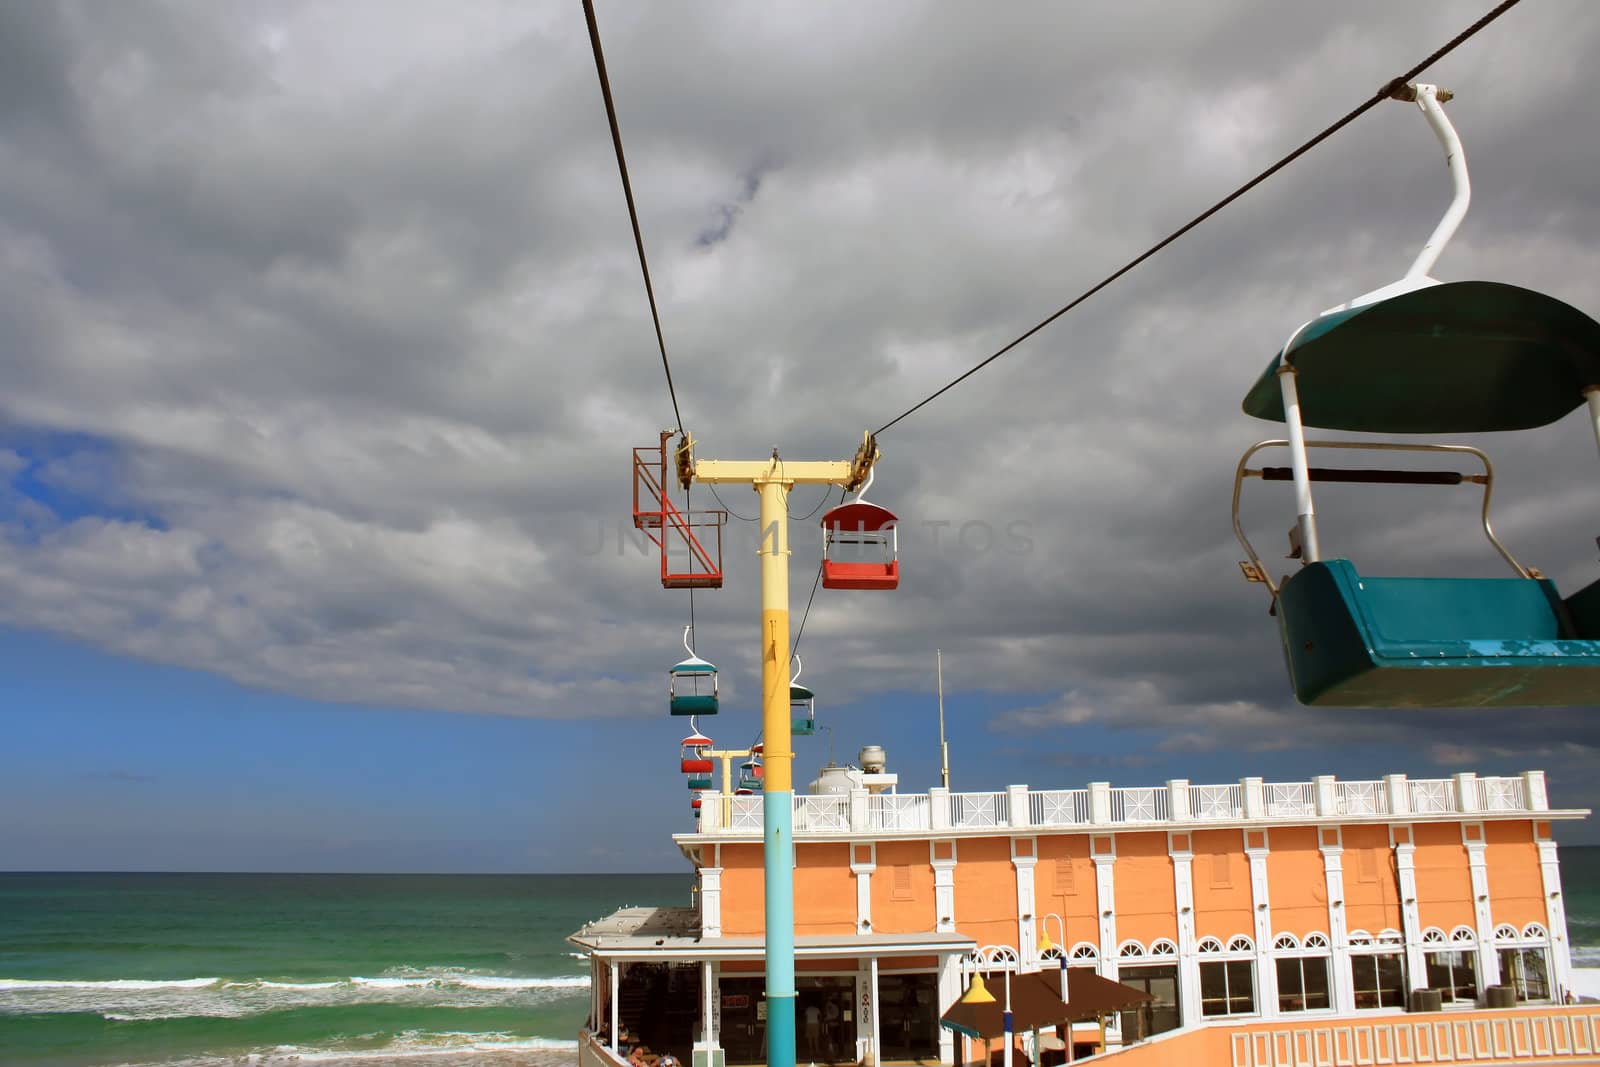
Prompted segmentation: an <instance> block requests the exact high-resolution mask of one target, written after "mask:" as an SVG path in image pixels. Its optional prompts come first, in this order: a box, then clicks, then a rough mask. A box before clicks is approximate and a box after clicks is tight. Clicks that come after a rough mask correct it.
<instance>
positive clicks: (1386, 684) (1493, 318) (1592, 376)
mask: <svg viewBox="0 0 1600 1067" xmlns="http://www.w3.org/2000/svg"><path fill="white" fill-rule="evenodd" d="M1285 362H1287V364H1288V365H1289V366H1290V367H1291V368H1292V369H1293V378H1294V384H1295V390H1296V393H1297V395H1298V402H1299V407H1300V413H1301V422H1302V424H1303V425H1306V426H1314V427H1321V428H1325V429H1337V430H1356V431H1366V432H1376V433H1393V434H1432V433H1475V432H1482V431H1488V430H1518V429H1529V428H1532V427H1537V426H1544V425H1547V424H1549V423H1551V422H1554V421H1555V420H1557V419H1559V418H1561V417H1562V416H1564V415H1566V414H1567V413H1569V412H1571V411H1572V410H1573V409H1574V408H1576V407H1578V406H1579V405H1581V404H1583V403H1584V402H1585V392H1586V390H1587V389H1588V388H1589V387H1592V386H1596V385H1600V323H1596V322H1595V320H1594V319H1592V318H1590V317H1589V316H1588V315H1585V314H1584V313H1583V312H1581V311H1579V310H1577V309H1576V308H1573V307H1571V306H1569V305H1567V304H1564V303H1562V302H1561V301H1559V300H1556V299H1554V298H1552V297H1548V296H1545V295H1543V294H1540V293H1536V292H1532V291H1530V290H1527V289H1522V288H1519V287H1517V286H1514V285H1503V284H1499V283H1496V282H1482V281H1469V282H1452V283H1445V284H1430V285H1427V286H1426V287H1425V288H1417V289H1414V290H1412V291H1410V292H1403V293H1401V294H1399V295H1396V296H1392V297H1390V298H1388V299H1385V300H1381V301H1378V302H1375V303H1371V304H1367V305H1365V306H1359V307H1354V308H1347V309H1342V310H1336V311H1333V312H1330V313H1328V314H1325V315H1323V316H1321V317H1320V318H1318V319H1315V320H1313V321H1312V322H1311V323H1309V324H1307V325H1306V326H1305V327H1303V328H1302V329H1301V330H1300V331H1298V332H1297V333H1296V335H1295V336H1294V338H1293V339H1292V341H1291V343H1290V344H1289V345H1288V346H1287V350H1286V351H1280V352H1279V353H1278V355H1277V356H1276V357H1274V359H1273V360H1272V363H1271V364H1270V365H1269V366H1268V368H1267V370H1266V372H1265V373H1264V374H1263V375H1262V376H1261V378H1260V379H1259V380H1258V381H1257V382H1256V383H1255V385H1254V387H1253V388H1251V390H1250V392H1249V394H1248V395H1247V396H1246V397H1245V400H1244V410H1245V412H1246V413H1247V414H1250V415H1254V416H1256V417H1257V418H1262V419H1270V420H1274V421H1279V422H1282V421H1284V398H1283V392H1282V389H1281V387H1280V383H1279V380H1278V379H1279V373H1280V368H1282V367H1283V365H1284V364H1285ZM1296 429H1297V428H1296ZM1346 447H1348V444H1347V445H1346ZM1376 447H1400V446H1376ZM1253 451H1254V450H1252V452H1253ZM1249 454H1250V453H1247V454H1246V455H1247V458H1248V456H1249ZM1247 473H1248V474H1256V475H1262V472H1260V471H1249V472H1247V471H1245V469H1244V464H1243V462H1242V461H1241V464H1240V474H1241V477H1242V476H1244V475H1245V474H1247ZM1263 476H1270V472H1269V473H1268V474H1267V475H1263ZM1319 476H1320V480H1334V481H1367V482H1386V481H1387V482H1401V483H1404V482H1406V481H1407V480H1408V478H1409V479H1410V480H1411V481H1412V482H1414V483H1417V482H1420V479H1419V478H1417V477H1416V476H1415V475H1413V474H1412V472H1403V471H1400V472H1396V471H1325V470H1320V469H1310V470H1309V472H1308V479H1309V480H1310V481H1316V480H1319ZM1490 478H1492V474H1488V475H1485V476H1482V477H1480V478H1478V479H1474V480H1479V481H1482V482H1484V484H1485V485H1486V486H1487V484H1488V483H1489V479H1490ZM1435 484H1438V483H1435ZM1237 496H1238V494H1237V490H1236V492H1235V521H1236V524H1237ZM1484 526H1485V530H1486V532H1489V533H1490V537H1491V540H1493V534H1492V532H1491V531H1489V529H1488V515H1487V501H1486V502H1485V515H1484ZM1240 536H1241V540H1243V534H1242V531H1241V534H1240ZM1246 547H1247V549H1249V545H1248V542H1246ZM1496 547H1499V545H1498V542H1496ZM1501 551H1502V554H1503V555H1506V558H1507V559H1508V560H1509V561H1511V563H1512V565H1513V567H1514V569H1515V570H1516V571H1517V573H1518V577H1513V578H1413V577H1373V576H1368V575H1363V574H1361V573H1359V572H1358V571H1357V570H1356V568H1355V566H1354V564H1352V563H1351V562H1350V561H1349V560H1346V559H1322V560H1312V561H1310V562H1308V563H1306V564H1305V565H1304V566H1302V567H1301V568H1300V569H1299V570H1298V572H1297V573H1295V574H1293V575H1291V576H1289V577H1288V578H1286V579H1285V580H1284V581H1283V582H1282V584H1281V586H1279V587H1276V588H1275V589H1274V593H1275V608H1276V612H1277V616H1278V622H1279V626H1280V630H1281V633H1282V637H1283V646H1284V651H1285V654H1286V657H1287V659H1288V664H1289V672H1290V676H1291V679H1292V681H1293V684H1294V689H1295V694H1296V696H1297V697H1298V698H1299V699H1300V701H1301V702H1302V703H1305V704H1312V705H1332V706H1341V707H1510V706H1569V705H1581V704H1594V703H1600V583H1596V584H1594V585H1591V586H1589V587H1588V588H1586V589H1584V590H1583V591H1582V592H1580V593H1578V594H1577V595H1576V596H1574V597H1572V598H1570V599H1569V600H1566V601H1563V600H1562V599H1561V597H1560V595H1559V594H1558V593H1557V592H1556V589H1555V586H1554V585H1553V584H1552V583H1551V582H1550V581H1549V580H1547V579H1545V578H1543V577H1542V576H1540V575H1539V574H1538V572H1537V571H1532V570H1529V569H1526V568H1523V567H1522V566H1521V565H1520V564H1517V563H1516V562H1515V561H1514V560H1512V559H1511V557H1510V556H1509V554H1507V553H1505V552H1504V550H1503V549H1502V550H1501ZM1251 554H1252V559H1254V551H1253V550H1251ZM1247 573H1248V572H1247ZM1252 577H1253V578H1254V579H1256V580H1261V579H1264V578H1265V575H1264V566H1263V565H1262V564H1260V561H1259V560H1256V561H1255V573H1254V574H1252ZM1268 584H1269V585H1270V584H1271V583H1270V580H1268Z"/></svg>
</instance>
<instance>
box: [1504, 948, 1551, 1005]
mask: <svg viewBox="0 0 1600 1067" xmlns="http://www.w3.org/2000/svg"><path fill="white" fill-rule="evenodd" d="M1500 981H1501V982H1502V983H1504V984H1505V985H1508V986H1511V987H1512V988H1513V989H1515V990H1516V991H1517V999H1518V1000H1549V999H1550V966H1549V963H1548V962H1547V960H1546V958H1545V954H1544V949H1542V948H1503V949H1501V950H1500Z"/></svg>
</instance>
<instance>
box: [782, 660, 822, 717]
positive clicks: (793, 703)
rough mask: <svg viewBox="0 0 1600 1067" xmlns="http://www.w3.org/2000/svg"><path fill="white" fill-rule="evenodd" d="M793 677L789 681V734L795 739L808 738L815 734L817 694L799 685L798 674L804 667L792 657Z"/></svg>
mask: <svg viewBox="0 0 1600 1067" xmlns="http://www.w3.org/2000/svg"><path fill="white" fill-rule="evenodd" d="M794 664H795V668H794V677H793V678H790V679H789V732H790V733H792V734H794V735H795V736H797V737H810V736H811V735H812V734H815V733H816V732H817V694H815V693H813V692H812V691H811V690H809V689H807V688H806V687H805V686H803V685H801V684H800V672H801V671H802V670H804V669H805V665H804V664H803V663H801V662H800V657H799V656H795V657H794Z"/></svg>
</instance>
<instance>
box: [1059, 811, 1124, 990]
mask: <svg viewBox="0 0 1600 1067" xmlns="http://www.w3.org/2000/svg"><path fill="white" fill-rule="evenodd" d="M1107 788H1108V789H1109V788H1110V787H1109V786H1108V787H1107ZM1089 842H1090V844H1089V850H1090V854H1091V855H1092V856H1093V858H1094V891H1095V909H1096V911H1098V912H1099V919H1100V973H1101V974H1102V975H1104V976H1105V977H1107V978H1109V979H1111V980H1112V981H1113V982H1115V981H1116V980H1117V905H1116V899H1117V885H1116V879H1115V878H1114V877H1113V875H1112V870H1111V868H1112V866H1113V865H1114V864H1115V862H1116V859H1117V844H1116V839H1115V838H1114V837H1112V835H1110V834H1095V835H1093V836H1092V837H1090V838H1089ZM1062 950H1063V951H1067V952H1070V951H1071V946H1070V945H1063V946H1062Z"/></svg>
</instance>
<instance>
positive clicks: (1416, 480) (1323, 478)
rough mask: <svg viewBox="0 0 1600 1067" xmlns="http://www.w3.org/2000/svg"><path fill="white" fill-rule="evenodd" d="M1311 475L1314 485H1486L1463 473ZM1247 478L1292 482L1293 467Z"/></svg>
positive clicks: (1342, 470)
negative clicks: (1338, 483)
mask: <svg viewBox="0 0 1600 1067" xmlns="http://www.w3.org/2000/svg"><path fill="white" fill-rule="evenodd" d="M1308 473H1309V474H1310V475H1311V480H1312V481H1314V482H1344V483H1365V484H1368V485H1460V484H1461V483H1462V482H1472V483H1475V484H1480V485H1481V484H1482V483H1483V475H1481V474H1462V473H1461V472H1460V471H1397V470H1370V469H1360V468H1355V469H1352V468H1349V467H1310V468H1308ZM1244 476H1245V477H1246V478H1250V477H1258V478H1260V479H1261V480H1262V481H1264V482H1292V481H1294V468H1292V467H1262V468H1261V469H1260V470H1253V471H1252V470H1247V471H1245V472H1244Z"/></svg>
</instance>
